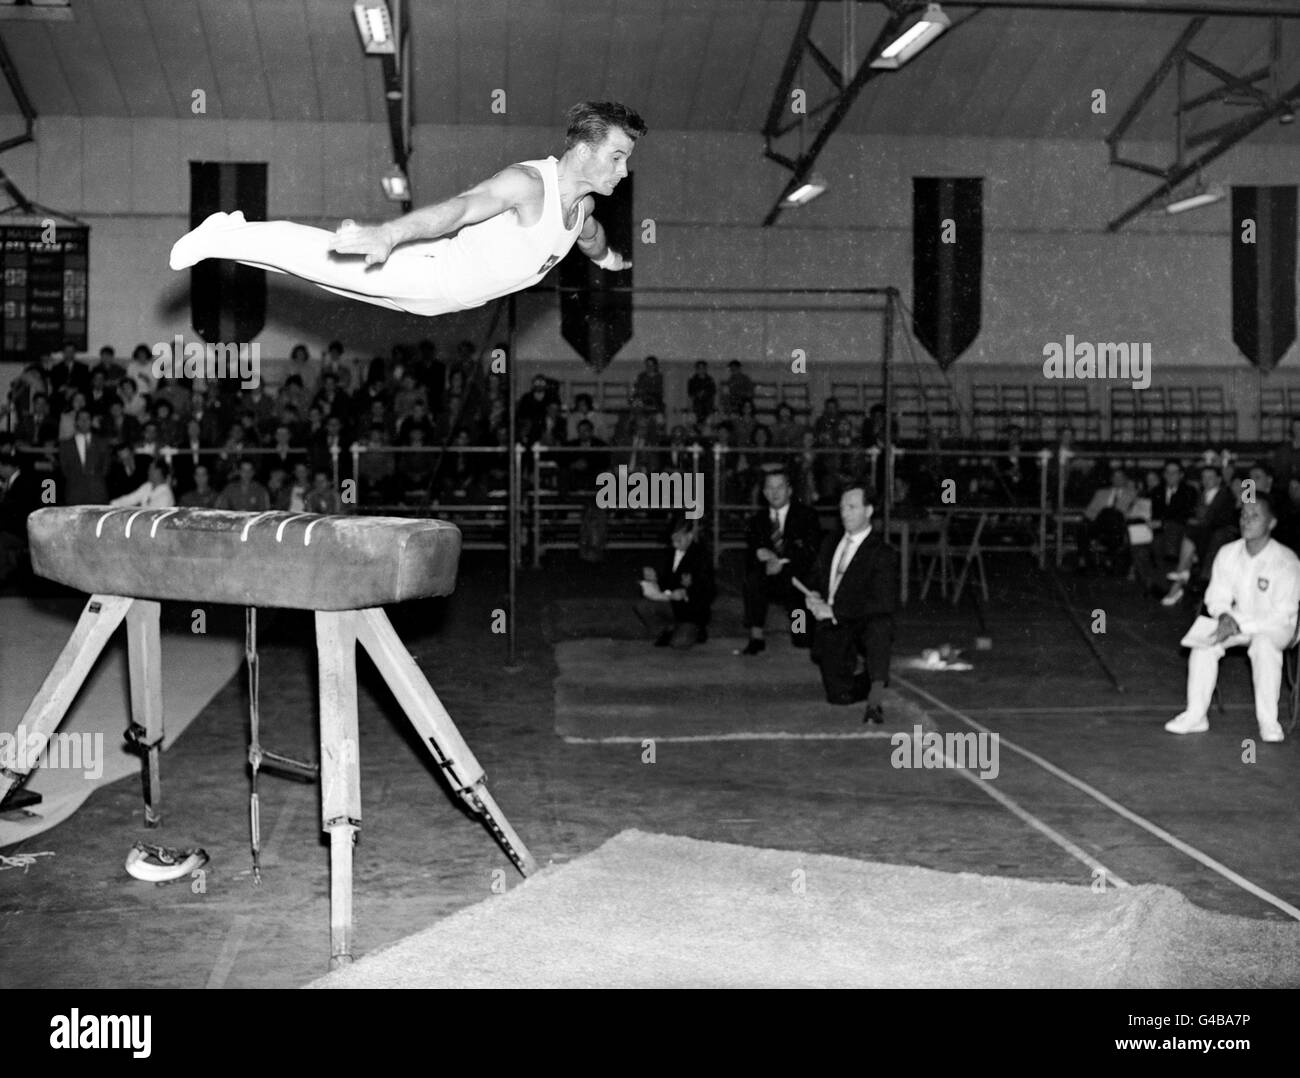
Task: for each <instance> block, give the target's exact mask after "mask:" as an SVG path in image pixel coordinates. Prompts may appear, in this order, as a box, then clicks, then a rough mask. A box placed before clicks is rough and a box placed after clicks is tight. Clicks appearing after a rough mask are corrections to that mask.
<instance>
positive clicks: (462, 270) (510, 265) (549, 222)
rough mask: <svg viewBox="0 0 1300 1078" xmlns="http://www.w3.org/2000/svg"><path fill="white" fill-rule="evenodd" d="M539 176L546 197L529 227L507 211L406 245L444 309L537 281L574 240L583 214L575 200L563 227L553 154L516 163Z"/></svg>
mask: <svg viewBox="0 0 1300 1078" xmlns="http://www.w3.org/2000/svg"><path fill="white" fill-rule="evenodd" d="M520 164H522V165H527V166H529V167H531V168H534V169H536V170H537V171H538V172H539V173H540V174H541V177H542V183H543V185H544V187H545V191H546V195H545V199H544V201H543V205H542V215H541V217H540V218H538V220H537V223H536V224H534V225H531V226H530V227H527V228H525V227H523V226H522V225H520V224H519V219H518V217H517V216H516V215H515V214H513V213H510V212H506V213H501V214H498V215H497V216H495V217H490V218H488V219H487V220H486V221H480V222H479V223H477V224H473V225H466V226H465V227H464V228H462V229H461V230H460V231H459V232H457V233H456V234H455V235H454V236H446V237H440V238H438V239H436V240H433V241H431V242H427V243H417V244H411V245H410V246H411V247H413V248H420V249H421V250H420V254H422V255H424V256H425V257H426V258H428V259H429V272H430V273H431V274H432V275H433V277H434V281H433V282H431V283H432V284H433V285H434V287H435V288H436V290H437V292H438V293H440V294H441V295H443V296H445V297H447V299H448V300H449V301H451V304H454V306H451V304H449V307H450V309H457V308H459V309H461V310H467V309H469V308H471V307H479V306H481V305H482V304H484V303H487V302H488V301H489V300H493V299H496V298H497V297H498V296H504V295H506V294H507V293H510V292H518V291H520V290H521V289H524V288H529V287H531V286H532V285H535V284H536V283H537V282H538V281H540V280H541V279H542V278H543V277H544V276H546V274H547V272H548V271H549V270H550V269H551V267H552V266H554V265H555V264H556V263H557V262H558V261H559V260H560V259H561V258H563V257H564V256H565V255H566V254H568V253H569V249H570V248H571V247H572V246H573V245H574V243H576V242H577V239H578V234H579V233H580V232H581V231H582V226H583V223H584V221H585V219H586V214H585V212H584V210H583V208H582V204H581V201H580V202H579V208H578V213H577V220H576V221H575V222H574V225H573V227H572V228H565V226H564V211H563V208H562V206H561V204H560V188H559V179H558V165H559V163H558V162H557V161H556V159H555V158H554V157H547V158H546V159H545V160H542V161H522V162H520Z"/></svg>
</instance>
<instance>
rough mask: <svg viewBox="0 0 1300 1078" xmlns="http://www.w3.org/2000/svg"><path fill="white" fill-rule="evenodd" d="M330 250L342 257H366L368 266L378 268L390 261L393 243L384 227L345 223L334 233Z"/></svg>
mask: <svg viewBox="0 0 1300 1078" xmlns="http://www.w3.org/2000/svg"><path fill="white" fill-rule="evenodd" d="M329 249H330V250H331V251H337V252H338V253H339V254H341V255H365V256H366V265H367V266H378V265H381V264H382V263H384V262H386V261H387V260H388V256H389V255H390V254H391V253H392V250H393V241H392V239H391V238H390V236H389V234H388V229H386V228H385V227H384V226H383V225H359V224H357V223H356V222H355V221H344V222H343V223H342V224H341V225H339V227H338V231H337V232H335V233H334V238H333V239H332V240H331V241H330V247H329Z"/></svg>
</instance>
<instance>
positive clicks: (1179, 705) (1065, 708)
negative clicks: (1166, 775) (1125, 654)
mask: <svg viewBox="0 0 1300 1078" xmlns="http://www.w3.org/2000/svg"><path fill="white" fill-rule="evenodd" d="M1167 707H1172V708H1175V709H1176V710H1175V714H1177V712H1178V711H1181V710H1182V709H1183V708H1184V707H1186V704H1184V703H1183V701H1181V700H1179V701H1177V702H1176V703H1173V704H1098V705H1097V706H1096V707H1092V706H1088V705H1082V706H1075V705H1071V704H1063V705H1061V706H1059V707H1057V706H1055V705H1048V704H1044V705H1043V706H1042V707H968V708H967V709H966V714H967V715H1056V714H1068V715H1110V714H1127V713H1129V712H1133V713H1134V714H1150V713H1151V712H1152V711H1160V710H1162V709H1164V708H1167Z"/></svg>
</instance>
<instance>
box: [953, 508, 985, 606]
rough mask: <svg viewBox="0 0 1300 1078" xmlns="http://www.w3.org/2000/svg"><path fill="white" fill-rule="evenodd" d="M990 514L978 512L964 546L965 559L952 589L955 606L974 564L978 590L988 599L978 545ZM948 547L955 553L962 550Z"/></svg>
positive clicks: (982, 560) (981, 557) (982, 558)
mask: <svg viewBox="0 0 1300 1078" xmlns="http://www.w3.org/2000/svg"><path fill="white" fill-rule="evenodd" d="M989 516H990V514H988V513H980V515H979V522H978V523H977V524H976V525H975V534H974V535H972V536H971V538H970V542H969V543H968V544H967V545H966V546H965V548H964V552H965V555H966V557H965V560H964V561H963V562H962V566H961V573H960V574H958V576H957V583H956V585H955V586H954V587H953V590H952V605H953V606H956V605H957V604H958V603H959V602H960V601H961V591H962V588H964V587H965V586H966V577H967V576H968V575H969V573H970V570H971V566H972V565H974V566H975V567H976V568H977V569H978V570H979V577H980V591H981V592H983V594H984V601H985V602H986V603H987V602H988V601H989V582H988V578H987V577H986V576H985V575H984V555H983V552H982V550H981V547H980V539H981V537H982V536H983V535H984V525H986V524H987V523H988V521H989ZM950 549H951V550H953V551H954V552H955V553H957V554H961V553H962V552H963V548H962V547H961V546H953V545H951V544H950Z"/></svg>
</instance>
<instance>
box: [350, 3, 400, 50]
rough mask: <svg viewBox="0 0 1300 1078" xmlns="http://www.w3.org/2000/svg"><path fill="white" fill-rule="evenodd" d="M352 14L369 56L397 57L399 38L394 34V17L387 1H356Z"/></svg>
mask: <svg viewBox="0 0 1300 1078" xmlns="http://www.w3.org/2000/svg"><path fill="white" fill-rule="evenodd" d="M352 14H353V15H354V16H355V17H356V20H357V31H358V32H359V33H360V34H361V45H362V47H363V48H364V49H365V50H366V55H367V56H384V55H388V56H395V55H396V54H397V37H396V35H394V33H393V16H392V14H391V13H390V12H389V10H388V4H387V3H386V2H385V0H356V3H355V4H353V5H352Z"/></svg>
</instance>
